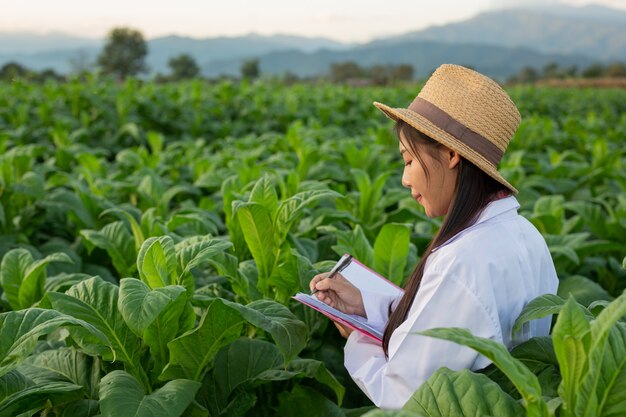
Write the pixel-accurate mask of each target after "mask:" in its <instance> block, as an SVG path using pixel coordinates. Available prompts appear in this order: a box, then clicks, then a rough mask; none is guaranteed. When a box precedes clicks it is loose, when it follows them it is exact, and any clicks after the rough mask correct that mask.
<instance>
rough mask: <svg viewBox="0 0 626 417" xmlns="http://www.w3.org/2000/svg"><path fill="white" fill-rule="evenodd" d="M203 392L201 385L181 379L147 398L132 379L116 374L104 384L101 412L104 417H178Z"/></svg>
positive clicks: (111, 375) (119, 373)
mask: <svg viewBox="0 0 626 417" xmlns="http://www.w3.org/2000/svg"><path fill="white" fill-rule="evenodd" d="M199 388H200V383H199V382H195V381H189V380H185V379H177V380H175V381H170V382H168V383H167V384H165V385H164V386H162V387H161V388H159V389H158V390H156V391H155V392H153V393H152V394H150V395H146V393H145V391H144V389H143V388H142V386H141V384H140V383H139V382H137V380H135V378H133V376H132V375H130V374H128V373H126V372H124V371H113V372H111V373H109V374H107V375H106V376H105V377H104V378H102V382H101V383H100V410H101V411H102V416H103V417H119V416H133V417H177V416H180V415H182V414H183V412H184V411H185V409H186V408H187V407H188V406H189V404H191V402H192V401H193V398H194V397H195V395H196V392H197V391H198V389H199Z"/></svg>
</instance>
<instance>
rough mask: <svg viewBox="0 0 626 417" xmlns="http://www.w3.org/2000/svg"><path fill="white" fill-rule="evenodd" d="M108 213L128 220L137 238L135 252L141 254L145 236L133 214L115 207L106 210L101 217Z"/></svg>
mask: <svg viewBox="0 0 626 417" xmlns="http://www.w3.org/2000/svg"><path fill="white" fill-rule="evenodd" d="M108 213H113V214H116V215H118V216H119V217H121V218H122V219H124V220H126V221H127V222H128V224H129V225H130V230H132V232H133V237H134V238H135V250H136V251H137V252H139V249H140V248H141V245H142V244H143V242H144V240H146V239H145V237H144V235H143V232H142V230H141V226H140V225H139V223H138V222H137V219H135V217H133V215H132V214H131V213H129V212H128V211H126V210H124V209H122V208H120V207H113V208H110V209H108V210H104V211H103V212H102V213H101V214H100V217H102V216H104V215H106V214H108Z"/></svg>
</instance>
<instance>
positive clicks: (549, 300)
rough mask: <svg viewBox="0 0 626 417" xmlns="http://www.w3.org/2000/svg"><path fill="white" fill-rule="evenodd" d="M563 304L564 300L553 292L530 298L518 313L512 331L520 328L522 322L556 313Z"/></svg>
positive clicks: (517, 330)
mask: <svg viewBox="0 0 626 417" xmlns="http://www.w3.org/2000/svg"><path fill="white" fill-rule="evenodd" d="M564 305H565V300H563V299H562V298H561V297H558V296H556V295H553V294H544V295H540V296H539V297H536V298H534V299H532V300H531V301H530V302H529V303H528V304H526V306H524V308H523V309H522V312H521V313H520V315H519V317H518V318H517V320H515V324H514V325H513V330H512V333H513V334H515V333H517V332H519V331H520V330H521V329H522V326H523V325H524V323H526V322H529V321H531V320H536V319H541V318H543V317H546V316H549V315H551V314H558V313H559V311H561V308H563V306H564Z"/></svg>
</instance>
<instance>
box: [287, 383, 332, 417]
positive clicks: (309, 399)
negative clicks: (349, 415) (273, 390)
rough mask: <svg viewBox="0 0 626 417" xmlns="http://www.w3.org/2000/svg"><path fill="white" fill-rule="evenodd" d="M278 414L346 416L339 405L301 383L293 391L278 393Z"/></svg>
mask: <svg viewBox="0 0 626 417" xmlns="http://www.w3.org/2000/svg"><path fill="white" fill-rule="evenodd" d="M313 405H314V406H313ZM276 415H278V416H281V417H344V413H343V411H341V408H339V406H338V405H336V404H335V403H333V402H332V401H330V400H329V399H328V398H326V397H325V396H323V395H322V394H320V393H319V392H317V391H315V390H313V389H311V388H305V387H303V386H300V385H296V386H295V387H294V388H293V390H291V392H283V393H280V394H278V409H277V410H276Z"/></svg>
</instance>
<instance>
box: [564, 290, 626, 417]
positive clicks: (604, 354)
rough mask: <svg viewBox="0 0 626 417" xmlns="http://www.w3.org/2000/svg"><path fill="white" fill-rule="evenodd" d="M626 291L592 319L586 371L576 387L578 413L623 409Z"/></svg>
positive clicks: (625, 399) (625, 408) (625, 395)
mask: <svg viewBox="0 0 626 417" xmlns="http://www.w3.org/2000/svg"><path fill="white" fill-rule="evenodd" d="M625 314H626V292H625V293H623V294H622V295H621V296H620V297H618V298H617V299H616V300H615V301H613V302H612V303H611V304H609V305H608V306H607V307H606V308H605V309H604V310H603V311H602V312H601V313H600V314H599V315H598V317H597V319H596V320H595V321H593V322H592V323H591V347H590V349H589V356H588V371H587V374H586V375H585V376H584V378H583V380H582V381H581V382H582V383H581V384H580V388H579V389H578V390H577V394H578V396H579V397H578V398H579V399H578V403H577V408H576V413H577V415H580V416H592V415H603V416H621V415H624V413H626V325H624V324H623V323H619V322H618V320H619V319H620V318H622V317H623V316H624V315H625Z"/></svg>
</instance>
